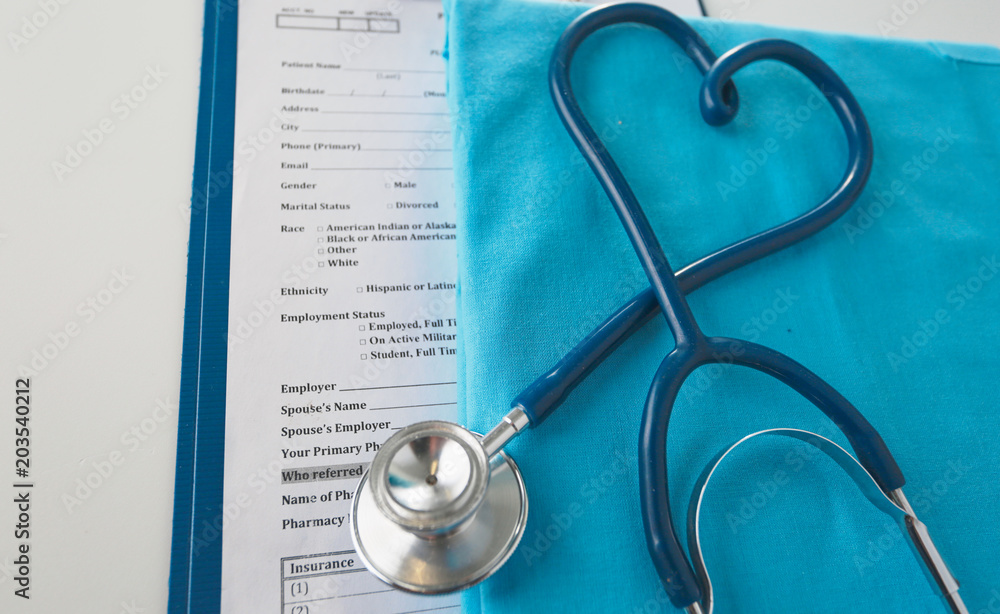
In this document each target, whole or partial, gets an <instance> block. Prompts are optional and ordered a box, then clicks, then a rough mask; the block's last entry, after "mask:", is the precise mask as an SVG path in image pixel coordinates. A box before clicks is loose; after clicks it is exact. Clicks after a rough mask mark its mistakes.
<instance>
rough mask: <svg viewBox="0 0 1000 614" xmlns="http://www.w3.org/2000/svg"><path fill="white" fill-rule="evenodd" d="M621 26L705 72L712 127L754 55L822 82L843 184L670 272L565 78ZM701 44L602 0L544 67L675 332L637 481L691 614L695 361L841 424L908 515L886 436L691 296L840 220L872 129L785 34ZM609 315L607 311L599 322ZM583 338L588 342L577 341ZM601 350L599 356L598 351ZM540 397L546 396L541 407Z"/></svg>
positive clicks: (932, 551)
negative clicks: (683, 405) (712, 317)
mask: <svg viewBox="0 0 1000 614" xmlns="http://www.w3.org/2000/svg"><path fill="white" fill-rule="evenodd" d="M620 23H639V24H644V25H649V26H652V27H655V28H657V29H659V30H661V31H662V32H664V33H665V34H667V36H669V37H670V38H671V39H673V40H674V41H675V42H677V43H678V44H680V45H681V47H682V48H683V49H684V50H685V51H686V52H687V54H688V56H689V57H690V58H691V59H692V61H694V63H695V65H696V66H697V67H698V68H699V70H701V71H702V72H703V73H704V78H703V82H702V87H701V95H700V106H701V112H702V116H703V118H704V119H705V121H706V122H708V123H709V124H712V125H722V124H725V123H726V122H728V121H731V120H732V118H733V117H734V116H735V114H736V111H737V104H738V103H737V98H736V95H735V89H734V88H733V86H732V82H731V77H732V76H733V75H734V74H735V73H736V72H737V71H738V70H739V69H741V68H743V67H745V66H747V65H748V64H751V63H753V62H756V61H759V60H777V61H780V62H783V63H785V64H787V65H789V66H791V67H793V68H795V69H797V70H798V71H799V72H801V73H802V74H803V75H805V76H806V77H807V78H808V79H809V80H810V81H812V82H813V84H814V85H816V87H818V88H819V90H820V91H821V92H822V93H823V94H824V96H825V97H826V99H827V100H828V101H829V102H830V104H831V106H832V107H833V109H834V112H835V113H836V115H837V117H838V118H839V119H840V121H841V123H842V124H843V127H844V131H845V134H846V136H847V141H848V166H847V170H846V171H845V174H844V177H843V179H842V181H841V184H840V185H839V186H838V187H837V189H836V190H834V192H833V193H832V194H831V195H830V196H829V197H828V198H827V199H826V200H825V201H824V202H823V203H821V204H820V205H819V206H818V207H816V208H814V209H813V210H811V211H809V212H808V213H806V214H804V215H802V216H800V217H798V218H796V219H794V220H792V221H790V222H786V223H785V224H782V225H779V226H776V227H774V228H772V229H770V230H767V231H764V232H761V233H759V234H757V235H754V236H752V237H749V238H747V239H744V240H743V241H740V242H737V243H735V244H733V245H730V246H728V247H726V248H723V249H722V250H719V251H718V252H716V253H715V254H712V255H710V256H708V257H706V258H703V259H702V260H699V261H698V262H695V263H694V264H692V265H690V266H689V267H687V269H686V270H687V271H689V272H688V278H689V279H690V280H691V281H689V282H688V283H687V284H683V282H682V281H681V280H679V279H678V278H676V277H675V275H674V272H673V270H672V269H671V267H670V264H669V263H668V261H667V258H666V256H665V254H664V253H663V249H662V248H661V246H660V244H659V241H658V240H657V238H656V235H655V233H654V232H653V229H652V227H651V226H650V224H649V221H648V220H647V218H646V216H645V214H644V213H643V211H642V208H641V207H640V205H639V203H638V200H637V199H636V197H635V195H634V194H633V192H632V190H631V188H630V187H629V185H628V183H627V181H626V180H625V178H624V176H623V175H622V173H621V171H620V170H619V169H618V166H617V165H616V164H615V162H614V160H613V159H612V157H611V155H610V154H609V153H608V151H607V149H606V148H605V146H604V144H603V143H602V142H601V140H600V138H599V137H598V136H597V134H596V132H595V131H594V130H593V128H592V127H591V126H590V124H589V123H588V122H587V120H586V118H585V117H584V114H583V112H582V111H581V109H580V107H579V104H578V103H577V101H576V98H575V96H574V95H573V91H572V87H571V84H570V67H571V64H572V59H573V55H574V53H575V51H576V49H577V48H578V47H579V45H580V44H581V43H582V42H583V40H585V39H586V38H587V37H588V36H589V35H591V34H593V33H594V32H596V31H597V30H599V29H601V28H604V27H607V26H610V25H614V24H620ZM705 48H707V45H705V44H704V42H703V41H702V40H701V39H700V37H699V36H698V35H697V33H695V32H694V31H693V30H692V29H691V28H690V27H689V26H688V25H687V24H686V23H685V22H683V21H682V20H681V19H679V18H678V17H676V16H675V15H673V14H671V13H669V12H668V11H665V10H663V9H660V8H659V7H654V6H651V5H644V4H618V5H605V6H601V7H597V8H595V9H592V10H590V11H588V12H586V13H584V14H582V15H581V16H580V17H578V18H577V19H576V20H575V21H574V22H573V23H571V24H570V26H569V27H567V28H566V30H565V31H564V33H563V35H562V36H561V37H560V39H559V42H558V43H557V45H556V49H555V51H554V52H553V56H552V60H551V63H550V68H549V85H550V91H551V94H552V99H553V101H554V103H555V106H556V110H557V112H558V114H559V117H560V119H561V120H562V122H563V124H564V125H565V127H566V129H567V131H568V132H569V134H570V137H571V138H572V139H573V141H574V143H575V144H576V146H577V147H578V148H579V150H580V152H581V153H582V154H583V156H584V158H585V159H586V160H587V162H588V164H589V165H590V167H591V169H592V170H593V172H594V174H595V176H596V177H597V179H598V181H599V182H600V184H601V186H602V187H603V188H604V191H605V193H606V194H607V195H608V198H609V199H610V200H611V202H612V204H613V206H614V208H615V211H616V213H617V214H618V217H619V219H620V220H621V222H622V225H623V226H624V228H625V231H626V233H627V234H628V237H629V240H630V241H631V243H632V246H633V248H634V249H635V252H636V255H637V256H638V258H639V261H640V263H641V264H642V267H643V269H644V271H645V273H646V276H647V278H648V279H649V282H650V285H651V290H650V291H651V293H652V295H653V296H654V297H655V300H656V303H657V304H658V306H659V308H660V310H662V312H663V314H664V316H665V318H666V321H667V326H668V328H669V329H670V331H671V333H672V335H673V337H674V340H675V347H674V349H673V350H672V351H671V352H670V353H669V354H668V355H667V356H666V358H664V360H663V362H662V363H661V365H660V367H659V369H658V370H657V372H656V375H655V376H654V379H653V382H652V385H651V387H650V390H649V394H648V397H647V400H646V404H645V408H644V411H643V417H642V423H641V427H640V435H639V490H640V497H641V506H642V516H643V525H644V528H645V533H646V542H647V545H648V549H649V554H650V557H651V558H652V560H653V564H654V566H655V567H656V569H657V572H658V574H659V576H660V579H661V581H662V583H663V586H664V588H665V590H666V592H667V595H668V596H669V597H670V600H671V602H672V603H673V604H674V605H675V606H676V607H678V608H681V609H686V610H687V611H689V612H702V611H703V609H702V606H701V604H702V600H703V597H704V596H703V592H702V590H701V587H700V586H699V582H698V580H697V577H696V574H695V573H694V571H693V569H692V567H691V564H690V563H689V561H688V559H687V557H685V555H684V551H683V549H682V548H681V546H680V543H679V541H678V539H677V535H676V532H675V530H674V527H673V522H672V519H671V514H670V505H669V501H668V489H667V426H668V422H669V419H670V413H671V410H672V408H673V405H674V402H675V400H676V398H677V395H678V393H679V391H680V388H681V385H682V384H683V383H684V381H685V379H686V378H687V377H688V376H689V375H690V374H691V373H692V372H693V371H694V370H695V369H697V368H698V367H700V366H704V365H708V364H713V363H726V364H735V365H742V366H746V367H750V368H752V369H755V370H758V371H761V372H763V373H766V374H768V375H770V376H772V377H774V378H776V379H778V380H779V381H781V382H783V383H785V384H786V385H788V386H789V387H790V388H792V389H793V390H795V391H796V392H798V393H799V394H801V395H802V396H803V397H805V398H806V399H808V400H809V401H811V402H812V403H813V404H814V405H816V407H818V408H819V409H820V410H821V411H823V413H824V414H826V415H827V417H829V418H830V419H831V420H832V421H833V422H834V424H836V425H837V427H838V428H839V429H840V430H841V431H842V432H843V433H844V435H845V436H846V438H847V440H848V441H849V442H850V444H851V447H852V448H853V449H854V452H855V454H856V455H857V457H858V460H859V463H860V465H861V466H862V467H863V468H864V469H865V470H866V471H867V472H868V473H869V474H870V475H871V476H872V478H873V479H874V481H875V482H876V483H877V484H878V486H879V488H880V489H881V490H882V491H883V493H885V495H886V496H887V497H890V498H891V499H892V500H893V501H894V502H896V503H897V504H898V506H899V507H900V508H901V509H905V510H907V511H908V512H909V513H910V515H911V516H912V517H913V518H914V519H915V515H914V514H912V508H910V506H909V503H908V502H907V501H906V498H905V496H904V495H903V493H902V490H901V488H902V486H903V485H904V483H905V479H904V478H903V474H902V471H901V470H900V468H899V466H898V465H897V464H896V461H895V460H894V459H893V457H892V454H891V453H890V452H889V450H888V448H887V446H886V444H885V442H884V441H883V440H882V437H881V436H880V435H879V434H878V432H877V431H876V430H875V429H874V428H873V427H872V425H871V424H870V423H869V422H868V421H867V420H866V419H865V418H864V416H863V415H862V414H861V413H860V412H859V411H858V410H857V409H856V408H855V407H854V406H853V405H851V403H850V402H849V401H848V400H847V399H845V398H844V397H843V396H842V395H841V394H840V393H838V392H837V391H836V390H834V389H833V387H831V386H830V385H829V384H827V383H826V382H825V381H823V380H822V379H821V378H819V377H818V376H817V375H815V374H814V373H812V372H811V371H809V370H808V369H806V368H805V367H804V366H802V365H800V364H799V363H797V362H795V361H794V360H792V359H791V358H789V357H787V356H785V355H783V354H781V353H779V352H777V351H775V350H772V349H770V348H767V347H764V346H761V345H758V344H755V343H751V342H748V341H744V340H739V339H731V338H725V337H707V336H705V334H704V333H703V332H702V331H701V329H700V328H699V327H698V324H697V322H696V321H695V318H694V315H693V313H692V312H691V309H690V307H689V306H688V304H687V300H686V299H685V292H686V291H690V290H691V289H693V288H696V287H698V286H700V285H702V284H703V283H706V282H707V281H708V280H710V279H714V278H715V277H718V276H719V275H722V274H723V273H725V272H728V271H730V270H733V269H735V268H737V267H739V266H742V265H743V264H746V263H748V262H751V261H753V260H756V259H758V258H761V257H763V256H765V255H767V254H770V253H773V252H774V251H777V250H779V249H782V248H783V247H786V246H788V245H791V244H792V243H795V242H797V241H799V240H801V239H803V238H805V237H807V236H809V235H811V234H814V233H815V232H817V231H818V230H820V229H822V228H823V227H825V226H826V225H828V224H829V223H830V222H831V221H833V220H834V219H836V218H837V217H838V216H839V215H840V214H842V213H843V212H844V211H846V209H847V208H849V207H850V205H851V204H852V202H853V201H854V200H856V199H857V197H858V195H859V194H860V192H861V190H862V189H863V187H864V184H865V182H866V181H867V178H868V175H869V173H870V170H871V165H872V157H873V154H872V140H871V133H870V130H869V128H868V124H867V122H866V120H865V118H864V114H863V112H862V110H861V108H860V106H859V105H858V103H857V101H856V100H855V98H854V96H853V95H852V94H851V92H850V90H849V89H848V87H847V86H846V85H845V84H844V82H843V81H842V80H841V79H840V77H838V76H837V74H836V73H834V72H833V70H832V69H830V67H829V66H827V65H826V63H824V62H823V61H822V60H821V59H820V58H819V57H817V56H816V55H814V54H813V53H811V52H809V51H808V50H806V49H805V48H803V47H801V46H799V45H796V44H794V43H792V42H790V41H785V40H777V39H765V40H758V41H753V42H750V43H746V44H743V45H740V46H739V47H736V48H734V49H732V50H731V51H729V52H727V53H726V54H725V55H723V56H722V57H720V58H719V59H718V60H716V61H715V62H713V63H711V64H710V65H709V66H708V67H707V69H706V61H707V58H710V57H711V54H710V52H708V53H705V51H704V49H705ZM682 272H683V271H682ZM634 302H635V301H634V300H633V303H634ZM616 315H617V314H616ZM614 318H615V316H612V318H610V319H609V320H608V321H607V322H606V323H605V324H608V323H609V322H612V321H613V320H614ZM601 328H604V327H603V326H602V327H601ZM601 328H599V329H598V331H600V330H601ZM598 331H595V332H598ZM621 338H622V339H624V336H622V337H621ZM588 339H589V338H588ZM587 341H588V340H584V344H586V343H587ZM619 342H620V341H619ZM581 345H583V344H581ZM615 346H617V343H616V342H612V343H610V344H609V345H608V348H609V349H608V350H607V351H610V350H611V349H613V348H614V347H615ZM578 347H579V346H578ZM591 349H593V348H591ZM597 354H598V356H602V354H601V353H600V352H598V353H597ZM564 361H565V359H564ZM598 362H599V359H598ZM594 364H595V365H596V363H594ZM593 366H594V365H590V366H589V367H584V368H583V371H581V372H582V373H584V374H586V373H587V372H589V370H590V369H592V368H593ZM578 367H579V365H578ZM557 370H558V366H557ZM544 379H545V378H544V376H543V378H542V380H544ZM564 379H565V378H564ZM571 388H572V384H570V385H568V386H567V385H565V383H563V385H562V386H561V390H548V391H546V390H545V386H544V385H543V386H542V387H541V388H540V389H535V387H534V386H533V387H532V388H529V390H528V391H526V393H523V394H522V395H520V396H519V397H518V399H517V400H515V407H516V408H517V407H519V408H520V409H522V410H523V411H524V412H525V413H526V414H527V415H528V417H529V419H530V421H531V424H532V426H534V425H536V424H537V423H538V422H540V421H541V419H543V418H544V416H545V415H546V414H547V413H548V411H551V407H549V408H545V407H544V406H545V404H546V403H545V401H546V400H551V396H552V395H556V400H557V401H558V400H561V399H562V397H564V396H565V394H566V393H567V392H568V390H569V389H571ZM546 392H547V393H548V394H545V393H546ZM546 397H549V398H548V399H546ZM539 400H541V401H542V403H541V404H540V405H539V404H538V403H537V401H539ZM539 408H541V411H540V412H539V411H538V410H539ZM910 537H911V539H912V540H913V541H914V543H915V544H916V548H915V549H916V550H917V552H918V553H921V558H922V559H923V561H922V562H923V563H924V565H925V568H926V569H927V571H928V575H929V576H930V578H931V579H932V580H933V581H934V584H935V585H936V586H935V588H937V589H938V591H939V592H940V593H942V594H943V595H944V596H945V598H946V600H947V601H948V604H949V606H950V607H951V608H952V610H953V611H955V612H963V611H965V610H964V605H962V604H961V600H960V599H959V598H958V595H957V583H956V582H955V581H954V578H953V577H952V576H951V574H950V572H949V571H948V569H947V567H946V566H945V565H944V563H943V561H941V558H940V556H939V555H938V553H937V550H936V548H934V545H933V542H931V541H930V539H929V536H927V534H926V531H924V532H923V533H921V534H917V533H915V532H913V531H911V535H910ZM923 553H927V554H926V555H925V554H923ZM708 607H709V608H710V607H711V605H710V603H709V605H708Z"/></svg>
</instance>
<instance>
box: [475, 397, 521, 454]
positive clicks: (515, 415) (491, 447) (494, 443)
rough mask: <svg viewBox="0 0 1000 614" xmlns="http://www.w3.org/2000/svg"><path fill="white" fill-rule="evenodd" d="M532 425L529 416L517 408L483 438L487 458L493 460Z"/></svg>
mask: <svg viewBox="0 0 1000 614" xmlns="http://www.w3.org/2000/svg"><path fill="white" fill-rule="evenodd" d="M530 425H531V422H530V421H529V420H528V414H526V413H525V412H524V410H523V409H522V408H521V407H520V406H515V407H514V409H512V410H510V412H509V413H508V414H507V415H506V416H504V417H503V420H501V421H500V423H499V424H497V425H496V426H495V427H493V429H492V430H490V432H489V433H486V435H484V436H483V438H482V440H481V441H482V444H483V448H485V450H486V456H487V457H489V458H493V456H495V455H496V453H497V452H499V451H500V450H502V449H503V448H504V446H506V445H507V444H508V443H510V440H512V439H514V438H515V437H517V436H518V435H519V434H520V433H521V431H523V430H524V429H526V428H528V427H529V426H530Z"/></svg>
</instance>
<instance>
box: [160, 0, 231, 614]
mask: <svg viewBox="0 0 1000 614" xmlns="http://www.w3.org/2000/svg"><path fill="white" fill-rule="evenodd" d="M238 21H239V20H238V0H209V1H208V2H206V3H205V26H204V42H203V46H202V69H201V82H200V92H201V94H200V97H199V105H198V134H197V144H196V149H195V165H194V179H193V190H192V199H191V235H190V243H189V246H188V269H187V288H186V290H187V298H186V301H185V305H184V346H183V357H182V361H181V391H180V407H179V415H178V429H177V470H176V476H175V484H174V520H173V538H172V543H171V556H170V600H169V605H168V611H169V612H172V613H174V612H176V613H180V612H199V613H206V612H218V611H219V608H220V593H221V578H222V520H223V516H222V486H223V464H224V459H225V426H226V421H225V410H226V335H227V331H228V322H229V244H230V229H231V224H232V196H233V194H232V178H233V130H234V125H235V110H236V40H237V39H236V36H237V26H238Z"/></svg>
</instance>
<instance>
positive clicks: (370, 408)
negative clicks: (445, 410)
mask: <svg viewBox="0 0 1000 614" xmlns="http://www.w3.org/2000/svg"><path fill="white" fill-rule="evenodd" d="M443 405H458V401H452V402H451V403H425V404H423V405H396V406H394V407H369V408H368V410H369V411H381V410H383V409H415V408H417V407H441V406H443Z"/></svg>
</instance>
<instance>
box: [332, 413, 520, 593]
mask: <svg viewBox="0 0 1000 614" xmlns="http://www.w3.org/2000/svg"><path fill="white" fill-rule="evenodd" d="M527 517H528V497H527V493H526V491H525V488H524V480H523V479H522V477H521V471H520V470H519V469H518V467H517V464H516V463H515V462H514V461H513V460H512V459H511V458H510V457H509V456H507V454H505V453H504V452H502V451H500V452H498V453H496V454H495V455H494V456H493V457H492V458H490V457H489V456H488V455H487V452H486V449H485V448H484V447H483V445H482V443H481V442H480V438H479V437H478V436H477V435H475V434H474V433H472V432H470V431H468V430H466V429H464V428H462V427H461V426H459V425H457V424H453V423H451V422H440V421H430V422H420V423H417V424H413V425H411V426H408V427H406V428H404V429H402V430H400V431H398V432H397V433H396V434H394V435H393V436H392V437H390V438H389V439H388V440H387V441H386V442H385V443H384V444H382V448H381V449H380V450H379V452H378V454H377V455H376V456H375V459H374V460H373V461H372V465H371V468H370V469H369V471H368V473H366V474H365V475H364V477H362V478H361V482H360V483H359V484H358V489H357V492H356V493H355V495H354V510H353V517H352V519H351V524H352V529H353V530H352V533H351V536H352V538H353V539H354V546H355V549H356V550H357V553H358V556H359V557H361V559H362V562H364V564H365V566H367V567H368V569H369V570H370V571H371V572H372V573H374V574H375V575H376V576H378V577H379V578H380V579H381V580H383V581H384V582H386V583H387V584H389V585H391V586H394V587H396V588H401V589H404V590H407V591H412V592H417V593H425V594H434V593H446V592H450V591H455V590H459V589H462V588H467V587H469V586H472V585H473V584H476V583H477V582H480V581H482V580H485V579H486V578H488V577H489V576H490V575H492V574H493V572H494V571H496V570H497V569H499V568H500V566H501V565H503V564H504V562H506V560H507V559H508V558H509V557H510V555H511V553H513V551H514V548H516V547H517V544H518V542H519V541H520V540H521V536H522V535H523V534H524V526H525V523H526V522H527Z"/></svg>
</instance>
